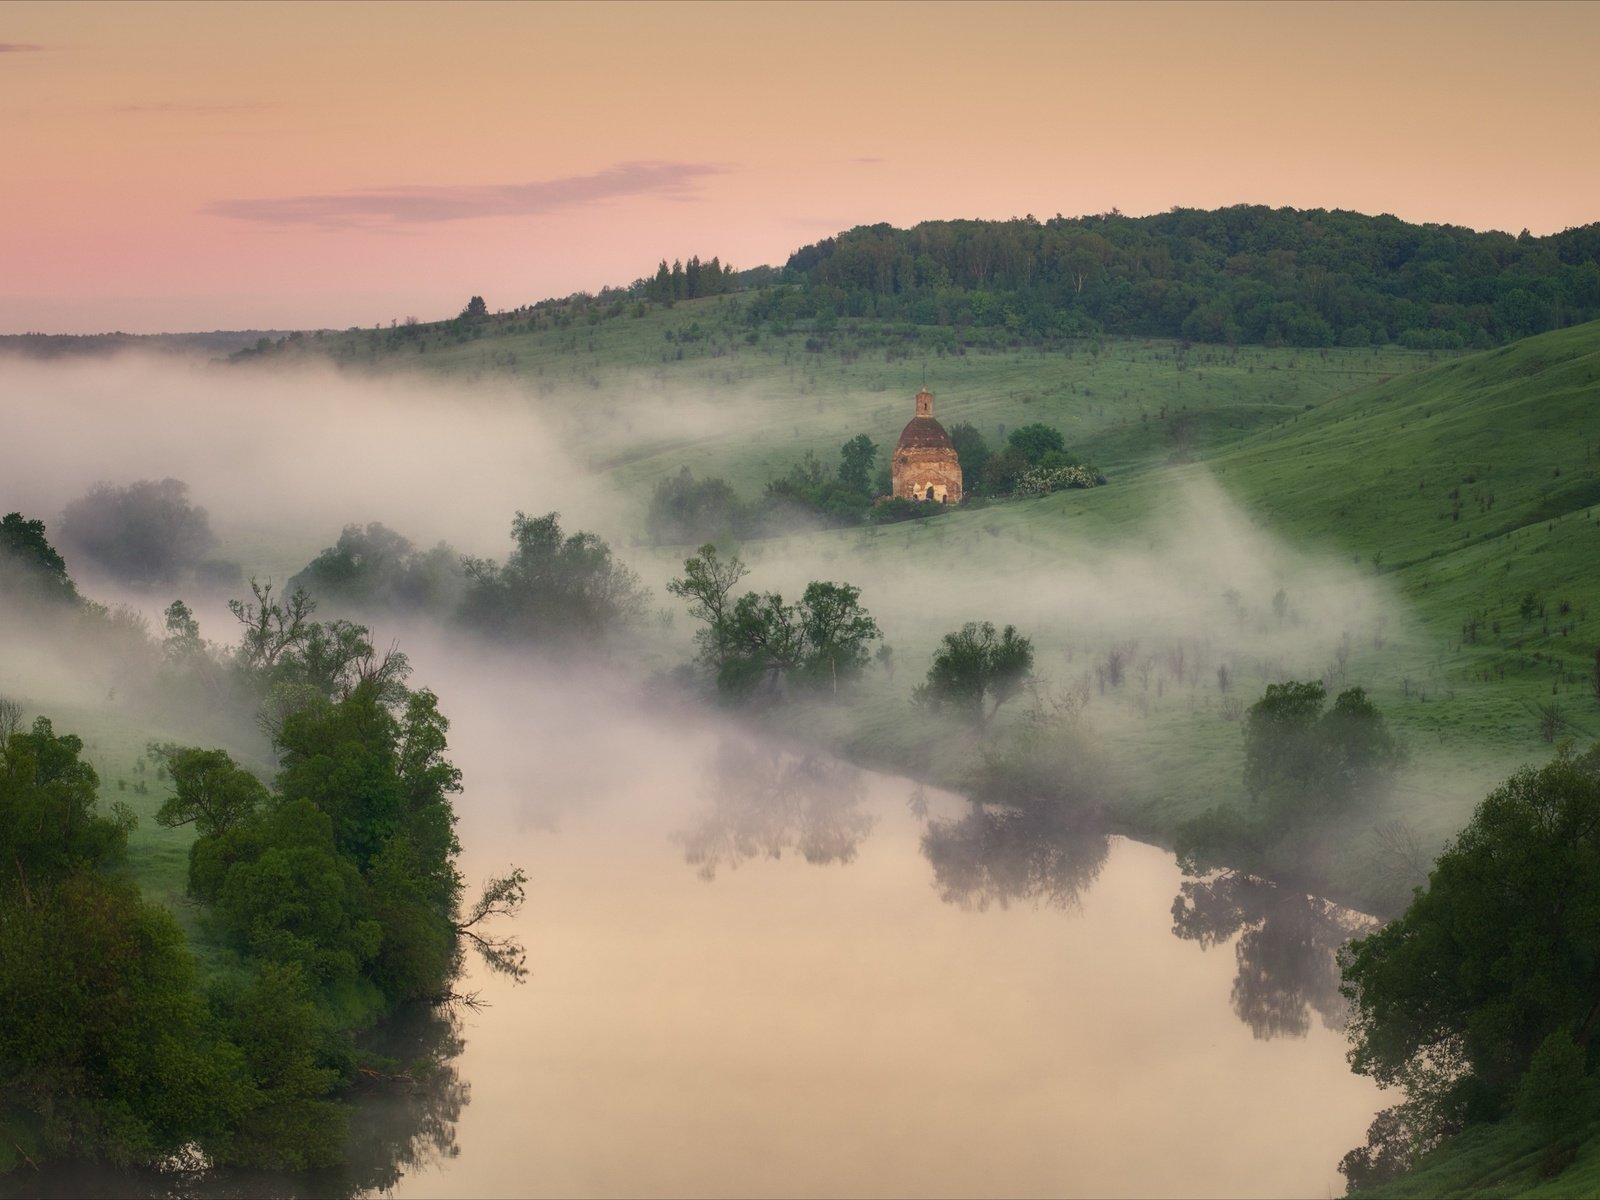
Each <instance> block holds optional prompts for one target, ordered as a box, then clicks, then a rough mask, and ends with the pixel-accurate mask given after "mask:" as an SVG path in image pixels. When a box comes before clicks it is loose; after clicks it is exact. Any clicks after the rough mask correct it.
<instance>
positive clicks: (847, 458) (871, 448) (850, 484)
mask: <svg viewBox="0 0 1600 1200" xmlns="http://www.w3.org/2000/svg"><path fill="white" fill-rule="evenodd" d="M877 457H878V446H877V443H876V442H874V441H873V440H872V439H871V438H869V437H868V436H867V435H866V434H864V433H858V434H856V436H855V437H853V438H851V439H850V440H849V441H848V442H846V443H845V444H844V445H842V446H840V447H839V482H840V483H842V484H844V485H845V487H847V488H849V489H850V490H851V491H853V492H859V493H861V494H862V495H864V496H870V495H871V494H872V464H873V461H874V460H875V459H876V458H877Z"/></svg>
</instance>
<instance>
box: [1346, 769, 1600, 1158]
mask: <svg viewBox="0 0 1600 1200" xmlns="http://www.w3.org/2000/svg"><path fill="white" fill-rule="evenodd" d="M1597 928H1600V747H1596V748H1594V749H1591V750H1590V751H1589V752H1588V753H1587V754H1584V755H1582V756H1578V755H1575V754H1573V753H1571V752H1567V751H1563V752H1560V753H1558V754H1557V756H1556V758H1555V760H1554V761H1552V762H1551V763H1550V764H1548V765H1547V766H1545V767H1543V768H1540V769H1538V770H1534V769H1532V768H1524V769H1523V770H1521V771H1518V772H1517V773H1516V774H1515V775H1513V776H1512V777H1511V778H1510V779H1508V780H1507V781H1506V782H1505V783H1504V784H1502V785H1501V786H1500V787H1498V788H1496V789H1495V790H1494V791H1493V792H1491V793H1490V794H1489V796H1488V797H1487V798H1486V799H1485V800H1484V801H1483V802H1482V803H1481V804H1480V805H1479V806H1478V808H1477V810H1476V812H1475V813H1474V814H1473V817H1472V820H1471V821H1470V822H1469V823H1468V825H1467V827H1466V828H1465V829H1464V830H1463V831H1462V832H1461V834H1460V835H1459V836H1458V837H1457V838H1456V839H1455V841H1454V842H1452V843H1451V844H1450V845H1449V846H1447V847H1446V848H1445V850H1444V852H1443V853H1442V854H1441V855H1440V856H1439V859H1438V861H1437V863H1436V865H1435V867H1434V870H1433V873H1432V874H1431V875H1430V877H1429V880H1428V887H1427V889H1426V890H1424V891H1421V892H1419V893H1418V894H1417V895H1416V898H1415V899H1414V900H1413V901H1412V903H1411V906H1410V907H1409V908H1408V909H1407V910H1406V912H1405V914H1404V915H1403V916H1401V917H1400V918H1399V919H1397V920H1395V921H1391V922H1390V923H1389V924H1387V925H1385V926H1384V927H1383V928H1381V929H1380V930H1378V931H1377V932H1376V933H1374V934H1372V935H1371V936H1369V937H1365V938H1361V939H1358V940H1356V941H1354V942H1352V943H1351V944H1350V945H1349V946H1348V947H1347V949H1346V951H1345V953H1344V956H1343V964H1342V965H1343V971H1344V980H1345V982H1344V988H1343V990H1344V992H1345V995H1346V996H1347V997H1348V999H1349V1000H1350V1002H1351V1005H1352V1014H1353V1015H1352V1024H1351V1027H1350V1036H1351V1041H1352V1045H1353V1049H1352V1051H1351V1056H1350V1061H1351V1065H1352V1067H1353V1068H1354V1069H1355V1070H1356V1071H1357V1072H1359V1073H1360V1074H1363V1075H1369V1076H1371V1077H1372V1078H1374V1079H1376V1080H1377V1081H1378V1082H1379V1083H1380V1084H1382V1085H1384V1086H1395V1085H1398V1086H1402V1087H1404V1088H1405V1089H1406V1091H1407V1093H1408V1096H1409V1099H1408V1101H1407V1106H1406V1107H1407V1111H1408V1114H1409V1115H1410V1117H1411V1118H1412V1123H1413V1124H1414V1125H1415V1126H1416V1127H1418V1128H1419V1129H1422V1130H1434V1131H1437V1130H1440V1129H1449V1128H1452V1127H1455V1126H1456V1125H1458V1124H1459V1122H1461V1121H1463V1120H1477V1119H1493V1118H1495V1117H1497V1116H1499V1115H1500V1114H1501V1113H1503V1112H1504V1111H1505V1110H1506V1109H1507V1107H1508V1106H1509V1105H1510V1103H1511V1101H1512V1099H1513V1098H1514V1096H1515V1095H1516V1093H1517V1090H1518V1087H1519V1085H1520V1084H1522V1082H1523V1080H1524V1076H1525V1075H1526V1074H1527V1072H1528V1071H1529V1068H1530V1066H1531V1065H1532V1064H1533V1063H1534V1060H1535V1057H1536V1056H1537V1054H1538V1053H1539V1052H1540V1050H1541V1048H1542V1047H1545V1046H1546V1045H1547V1043H1548V1039H1550V1038H1551V1037H1552V1035H1554V1034H1556V1033H1557V1032H1558V1031H1562V1030H1568V1031H1570V1037H1571V1039H1572V1041H1573V1042H1574V1043H1575V1044H1576V1045H1578V1046H1579V1047H1582V1048H1584V1049H1585V1051H1587V1048H1588V1047H1589V1046H1590V1045H1591V1042H1592V1037H1593V1034H1594V1030H1595V1023H1596V1020H1597V1018H1600V955H1597V954H1596V953H1595V948H1594V931H1595V930H1596V929H1597ZM1549 1053H1550V1054H1551V1055H1552V1056H1554V1055H1557V1054H1558V1053H1563V1054H1567V1055H1568V1056H1569V1057H1570V1052H1569V1051H1566V1050H1564V1049H1562V1048H1560V1047H1559V1046H1558V1047H1557V1049H1555V1050H1551V1051H1549ZM1546 1065H1547V1066H1550V1064H1546ZM1560 1065H1561V1064H1555V1066H1560ZM1555 1066H1551V1074H1552V1078H1555V1077H1556V1076H1560V1075H1561V1071H1556V1070H1555ZM1562 1070H1566V1068H1565V1067H1563V1068H1562ZM1569 1073H1570V1072H1569ZM1541 1086H1543V1085H1541ZM1563 1086H1564V1085H1563Z"/></svg>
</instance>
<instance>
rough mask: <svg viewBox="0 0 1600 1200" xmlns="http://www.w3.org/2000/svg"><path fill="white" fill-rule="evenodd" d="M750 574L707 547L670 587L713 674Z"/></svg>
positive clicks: (735, 559) (720, 661) (724, 655)
mask: <svg viewBox="0 0 1600 1200" xmlns="http://www.w3.org/2000/svg"><path fill="white" fill-rule="evenodd" d="M663 265H664V264H663ZM749 573H750V569H749V568H748V567H746V566H745V565H744V563H743V562H741V561H740V560H739V556H738V555H737V554H735V555H730V556H729V557H728V558H726V559H724V558H722V557H720V556H719V555H718V553H717V548H716V547H715V546H713V545H710V544H707V545H704V546H701V547H700V553H699V554H696V555H694V556H693V557H692V558H687V559H685V560H684V563H683V576H682V577H681V578H679V579H674V580H672V581H671V582H670V583H668V584H667V591H668V592H670V593H672V595H674V596H677V597H678V598H679V599H681V600H687V601H689V615H690V616H691V617H693V618H694V619H695V620H697V621H699V622H700V623H701V628H700V630H699V631H698V632H697V633H696V634H695V638H696V640H697V641H698V642H699V643H700V657H701V660H702V661H703V662H704V663H705V664H706V665H707V666H708V667H710V668H711V669H712V670H713V671H719V670H721V668H722V664H723V661H724V660H725V659H726V658H727V655H728V651H729V649H730V646H731V636H730V635H731V633H732V626H731V620H730V618H731V616H732V609H733V605H732V602H730V600H729V598H728V597H729V596H730V595H731V594H732V592H733V589H734V587H735V586H737V584H738V582H739V581H740V580H741V579H743V578H744V577H745V576H746V575H748V574H749Z"/></svg>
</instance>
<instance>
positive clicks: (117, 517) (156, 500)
mask: <svg viewBox="0 0 1600 1200" xmlns="http://www.w3.org/2000/svg"><path fill="white" fill-rule="evenodd" d="M188 496H189V485H188V484H186V483H184V482H182V481H181V480H177V479H163V480H161V481H160V482H159V483H156V482H153V481H151V480H148V479H141V480H139V481H138V482H136V483H131V484H129V485H128V486H126V487H114V486H112V485H111V484H106V483H101V484H96V485H95V486H94V487H93V488H91V489H89V493H88V494H87V495H85V496H82V497H80V498H79V499H77V500H74V501H73V502H72V503H71V504H69V505H67V508H66V511H65V512H64V513H63V514H62V516H61V526H60V530H59V533H60V539H61V542H62V544H63V545H64V546H67V547H69V548H70V549H71V550H72V551H74V552H76V553H77V554H80V555H82V556H83V557H84V558H86V559H88V560H89V561H90V562H92V563H94V564H95V565H96V566H97V567H99V568H100V569H101V570H103V571H105V572H106V573H108V574H110V575H112V576H113V577H115V578H117V579H119V580H122V581H123V582H126V583H135V584H148V583H168V582H171V581H172V580H174V579H176V578H177V577H178V576H179V575H180V574H182V573H183V572H184V571H186V570H190V569H192V568H194V567H196V566H198V565H199V564H200V563H201V561H202V560H203V559H204V558H205V556H206V554H207V553H209V552H210V550H211V548H212V547H213V546H214V545H216V540H217V539H216V537H215V536H214V535H213V534H212V532H211V522H210V519H209V518H208V517H207V516H206V510H205V509H203V508H197V507H195V506H194V505H192V504H190V503H189V498H188Z"/></svg>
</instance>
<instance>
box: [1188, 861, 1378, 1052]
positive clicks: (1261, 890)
mask: <svg viewBox="0 0 1600 1200" xmlns="http://www.w3.org/2000/svg"><path fill="white" fill-rule="evenodd" d="M1369 923H1370V921H1369V918H1367V917H1364V916H1362V915H1361V914H1359V913H1354V912H1351V911H1350V910H1349V909H1345V908H1341V907H1339V906H1338V905H1337V904H1334V903H1332V902H1331V901H1327V900H1320V899H1317V898H1316V897H1314V896H1307V895H1305V894H1303V893H1300V892H1295V891H1293V890H1291V889H1288V888H1280V887H1277V886H1275V885H1274V884H1271V883H1268V882H1267V881H1266V880H1264V879H1258V878H1256V877H1255V876H1252V875H1243V874H1239V873H1238V872H1233V871H1227V872H1223V873H1222V874H1220V875H1218V876H1216V877H1215V878H1212V879H1198V880H1188V881H1185V882H1184V883H1183V884H1182V885H1181V886H1180V888H1179V892H1178V895H1177V897H1176V898H1175V899H1174V900H1173V902H1172V932H1173V933H1174V934H1176V935H1177V936H1178V937H1180V938H1184V939H1186V940H1188V941H1194V942H1198V943H1199V944H1200V946H1201V947H1202V948H1203V949H1210V948H1211V947H1212V946H1216V945H1219V944H1220V943H1222V942H1225V941H1227V940H1228V939H1229V938H1231V937H1232V936H1233V935H1234V934H1235V933H1239V931H1240V930H1243V931H1244V932H1243V933H1242V934H1241V935H1240V937H1239V941H1238V944H1237V945H1236V946H1235V947H1234V955H1235V956H1236V958H1237V960H1238V964H1239V971H1238V974H1237V975H1235V976H1234V980H1233V1011H1234V1012H1235V1013H1236V1014H1237V1015H1238V1017H1239V1019H1240V1020H1241V1021H1243V1022H1244V1023H1245V1024H1246V1025H1248V1026H1250V1030H1251V1032H1252V1033H1254V1034H1255V1036H1256V1037H1258V1038H1262V1039H1270V1038H1275V1037H1296V1038H1298V1037H1304V1036H1305V1035H1306V1033H1307V1032H1308V1031H1309V1030H1310V1028H1311V1015H1312V1014H1313V1013H1315V1014H1316V1015H1317V1016H1318V1017H1320V1018H1321V1020H1322V1024H1323V1025H1324V1027H1326V1028H1328V1029H1334V1030H1338V1029H1343V1028H1344V1026H1345V1024H1346V1022H1347V1021H1348V1011H1347V1006H1346V1003H1345V1000H1344V997H1343V996H1341V995H1340V994H1339V966H1338V962H1337V960H1336V958H1335V955H1336V953H1337V951H1338V949H1339V947H1340V946H1341V945H1342V944H1343V943H1344V942H1345V941H1346V940H1348V939H1349V938H1350V937H1351V936H1352V935H1354V934H1355V933H1358V932H1359V931H1361V930H1362V929H1363V928H1365V927H1366V926H1367V925H1368V924H1369Z"/></svg>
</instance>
